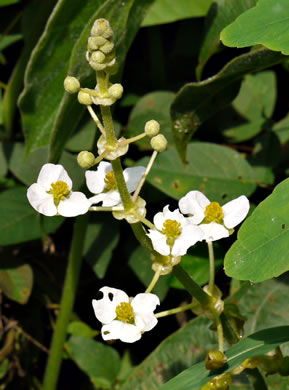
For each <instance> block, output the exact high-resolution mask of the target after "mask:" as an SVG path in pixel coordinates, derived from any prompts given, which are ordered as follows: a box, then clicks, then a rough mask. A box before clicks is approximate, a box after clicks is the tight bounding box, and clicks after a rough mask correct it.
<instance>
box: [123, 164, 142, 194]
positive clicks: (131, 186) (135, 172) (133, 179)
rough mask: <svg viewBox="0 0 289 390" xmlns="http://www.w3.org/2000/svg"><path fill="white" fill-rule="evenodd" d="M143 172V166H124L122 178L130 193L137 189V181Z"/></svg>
mask: <svg viewBox="0 0 289 390" xmlns="http://www.w3.org/2000/svg"><path fill="white" fill-rule="evenodd" d="M144 173H145V167H133V168H126V169H125V170H124V171H123V176H124V180H125V182H126V185H127V189H128V192H129V193H130V194H131V193H132V192H134V191H135V190H136V189H137V186H138V183H139V182H140V180H141V178H142V176H143V174H144Z"/></svg>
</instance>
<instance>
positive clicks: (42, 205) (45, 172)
mask: <svg viewBox="0 0 289 390" xmlns="http://www.w3.org/2000/svg"><path fill="white" fill-rule="evenodd" d="M71 188H72V181H71V179H70V177H69V176H68V174H67V172H66V170H65V169H64V168H63V166H62V165H54V164H45V165H43V167H42V168H41V170H40V173H39V175H38V179H37V183H34V184H32V185H31V186H30V187H29V188H28V190H27V198H28V200H29V203H30V204H31V206H32V207H33V208H34V209H35V210H36V211H38V212H39V213H41V214H44V215H46V216H48V217H52V216H53V215H62V216H64V217H75V216H77V215H81V214H85V213H86V212H87V211H88V209H89V207H90V202H89V200H88V199H87V198H86V196H85V195H84V194H83V193H82V192H72V191H71Z"/></svg>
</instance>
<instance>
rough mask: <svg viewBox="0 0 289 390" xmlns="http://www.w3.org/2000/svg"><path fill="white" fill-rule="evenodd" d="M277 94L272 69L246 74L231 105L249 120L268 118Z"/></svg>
mask: <svg viewBox="0 0 289 390" xmlns="http://www.w3.org/2000/svg"><path fill="white" fill-rule="evenodd" d="M276 94H277V85H276V75H275V73H274V72H272V71H266V72H260V73H257V74H256V75H250V74H248V75H246V76H245V78H244V81H243V82H242V85H241V88H240V91H239V94H238V96H237V97H236V99H235V100H234V101H233V107H234V108H235V109H236V110H237V111H238V112H239V113H240V114H241V115H242V116H243V117H245V118H247V119H248V120H251V121H255V120H258V119H260V118H263V119H269V118H271V115H272V114H273V111H274V106H275V101H276Z"/></svg>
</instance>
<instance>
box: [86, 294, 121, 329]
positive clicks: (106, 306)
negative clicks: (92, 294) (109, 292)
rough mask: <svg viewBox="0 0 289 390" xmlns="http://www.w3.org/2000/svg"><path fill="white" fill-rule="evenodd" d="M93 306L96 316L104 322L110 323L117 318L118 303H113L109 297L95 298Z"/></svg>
mask: <svg viewBox="0 0 289 390" xmlns="http://www.w3.org/2000/svg"><path fill="white" fill-rule="evenodd" d="M92 306H93V310H94V314H95V317H96V318H97V319H98V321H100V322H101V323H102V324H109V323H110V322H111V321H113V320H114V319H115V318H116V312H115V309H116V306H117V305H116V304H115V303H112V302H111V301H110V300H109V299H105V298H102V299H99V300H97V299H93V300H92Z"/></svg>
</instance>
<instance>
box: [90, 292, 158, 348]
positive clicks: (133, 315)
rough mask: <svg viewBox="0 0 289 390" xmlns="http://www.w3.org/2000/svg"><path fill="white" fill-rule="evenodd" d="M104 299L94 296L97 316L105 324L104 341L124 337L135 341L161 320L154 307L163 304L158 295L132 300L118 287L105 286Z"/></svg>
mask: <svg viewBox="0 0 289 390" xmlns="http://www.w3.org/2000/svg"><path fill="white" fill-rule="evenodd" d="M100 291H101V292H102V293H103V298H102V299H100V300H96V299H93V300H92V306H93V309H94V314H95V316H96V318H97V319H98V320H99V321H100V322H101V323H102V324H103V326H102V328H101V334H102V337H103V339H104V340H117V339H119V340H121V341H123V342H125V343H134V342H135V341H137V340H139V339H140V338H141V335H142V333H144V332H147V331H149V330H151V329H152V328H154V327H155V326H156V324H157V322H158V320H157V319H156V317H155V316H154V313H153V312H154V310H155V308H156V306H157V305H159V304H160V300H159V298H158V296H157V295H155V294H145V293H143V294H138V295H136V297H135V298H133V299H130V298H129V297H128V295H127V294H126V293H125V292H124V291H122V290H118V289H116V288H111V287H102V288H101V289H100Z"/></svg>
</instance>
